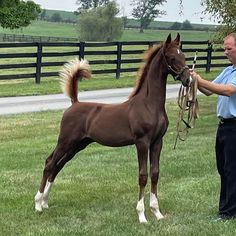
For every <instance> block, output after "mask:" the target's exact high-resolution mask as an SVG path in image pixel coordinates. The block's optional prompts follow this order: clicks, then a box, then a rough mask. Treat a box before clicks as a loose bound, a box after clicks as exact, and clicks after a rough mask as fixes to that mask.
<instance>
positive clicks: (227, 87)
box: [190, 71, 236, 97]
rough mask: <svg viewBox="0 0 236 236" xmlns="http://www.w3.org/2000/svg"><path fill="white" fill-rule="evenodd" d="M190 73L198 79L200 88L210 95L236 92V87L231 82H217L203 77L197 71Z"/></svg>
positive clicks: (224, 94)
mask: <svg viewBox="0 0 236 236" xmlns="http://www.w3.org/2000/svg"><path fill="white" fill-rule="evenodd" d="M190 74H191V76H192V77H193V78H195V79H197V81H198V89H199V90H200V91H201V92H202V93H204V94H205V95H207V96H209V95H212V94H213V93H215V94H218V95H223V96H228V97H229V96H232V95H233V94H235V93H236V87H235V86H233V85H231V84H215V83H212V82H211V81H208V80H205V79H203V78H202V77H201V76H200V75H199V74H197V73H196V72H195V71H190Z"/></svg>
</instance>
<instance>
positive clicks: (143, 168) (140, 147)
mask: <svg viewBox="0 0 236 236" xmlns="http://www.w3.org/2000/svg"><path fill="white" fill-rule="evenodd" d="M136 148H137V154H138V164H139V188H140V189H139V201H138V204H137V207H136V210H137V212H138V217H139V222H140V223H146V222H147V219H146V217H145V214H144V209H145V208H144V190H145V186H146V184H147V179H148V172H147V157H148V145H147V144H146V143H145V142H139V143H137V144H136Z"/></svg>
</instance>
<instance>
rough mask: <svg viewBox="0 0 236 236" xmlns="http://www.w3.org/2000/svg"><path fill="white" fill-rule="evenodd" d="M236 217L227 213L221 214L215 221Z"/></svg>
mask: <svg viewBox="0 0 236 236" xmlns="http://www.w3.org/2000/svg"><path fill="white" fill-rule="evenodd" d="M233 219H236V216H229V215H226V214H219V216H218V218H217V219H216V220H215V221H226V220H233Z"/></svg>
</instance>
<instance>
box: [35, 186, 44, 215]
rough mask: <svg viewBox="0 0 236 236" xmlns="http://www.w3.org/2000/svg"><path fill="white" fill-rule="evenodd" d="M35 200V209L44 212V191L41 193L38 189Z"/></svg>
mask: <svg viewBox="0 0 236 236" xmlns="http://www.w3.org/2000/svg"><path fill="white" fill-rule="evenodd" d="M34 201H35V210H36V211H38V212H42V211H43V208H42V201H43V193H40V192H39V191H38V192H37V194H36V195H35V197H34Z"/></svg>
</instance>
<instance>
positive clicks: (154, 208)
mask: <svg viewBox="0 0 236 236" xmlns="http://www.w3.org/2000/svg"><path fill="white" fill-rule="evenodd" d="M150 207H151V211H152V213H153V214H154V215H155V216H156V218H157V220H160V219H163V218H164V216H163V215H162V214H161V212H160V210H159V204H158V200H157V197H156V195H155V194H154V193H151V194H150Z"/></svg>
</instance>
